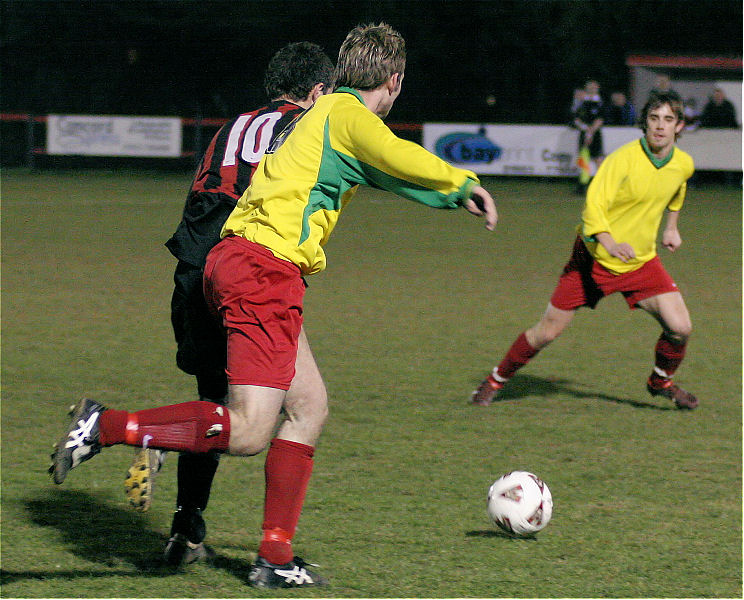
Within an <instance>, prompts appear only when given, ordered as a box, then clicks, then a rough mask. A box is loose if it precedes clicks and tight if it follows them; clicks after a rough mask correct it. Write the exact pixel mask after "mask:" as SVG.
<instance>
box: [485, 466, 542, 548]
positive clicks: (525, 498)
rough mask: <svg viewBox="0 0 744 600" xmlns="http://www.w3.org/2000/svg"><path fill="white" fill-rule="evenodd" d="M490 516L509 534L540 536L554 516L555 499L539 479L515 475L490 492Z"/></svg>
mask: <svg viewBox="0 0 744 600" xmlns="http://www.w3.org/2000/svg"><path fill="white" fill-rule="evenodd" d="M488 516H489V517H491V521H493V523H494V525H498V526H499V527H500V528H501V529H503V530H504V531H506V532H508V533H512V534H514V535H517V536H524V535H529V534H531V533H537V532H538V531H540V530H541V529H543V528H544V527H545V526H546V525H547V524H548V523H549V522H550V517H552V516H553V496H552V495H551V493H550V490H549V489H548V486H547V485H546V484H545V482H544V481H543V480H542V479H540V478H539V477H537V476H536V475H533V474H532V473H529V472H527V471H512V472H511V473H507V474H506V475H503V476H501V477H499V478H498V479H497V480H496V481H495V482H494V483H493V485H492V486H491V487H490V489H489V490H488Z"/></svg>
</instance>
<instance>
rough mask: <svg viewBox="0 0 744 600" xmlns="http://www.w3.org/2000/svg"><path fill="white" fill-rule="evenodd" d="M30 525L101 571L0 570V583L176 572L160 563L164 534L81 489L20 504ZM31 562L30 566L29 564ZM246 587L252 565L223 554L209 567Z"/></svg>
mask: <svg viewBox="0 0 744 600" xmlns="http://www.w3.org/2000/svg"><path fill="white" fill-rule="evenodd" d="M24 506H25V509H26V513H27V514H28V515H29V521H30V522H31V523H33V524H34V525H35V526H38V527H47V528H49V527H50V528H53V529H55V530H57V531H58V532H59V533H60V534H61V538H62V539H61V541H60V546H61V547H62V548H64V549H66V550H69V551H70V552H72V553H73V554H75V555H77V556H79V557H81V558H83V559H85V560H86V561H90V562H93V563H98V564H100V565H103V566H105V567H108V568H107V569H106V570H102V571H96V570H93V569H89V570H86V569H76V570H67V571H60V570H49V571H41V570H31V569H29V570H25V571H8V570H6V569H0V583H1V584H2V585H6V584H9V583H12V582H14V581H19V580H27V579H87V578H100V577H111V576H114V575H115V576H119V577H163V576H169V575H175V574H177V573H179V571H178V570H174V569H173V568H171V567H168V566H166V565H164V564H163V563H162V561H161V558H162V553H163V548H164V547H165V544H166V542H167V536H165V535H163V534H162V533H160V532H158V531H155V530H153V529H152V528H150V527H148V523H147V520H146V519H144V518H143V517H142V516H141V515H138V514H136V513H135V512H134V511H131V510H129V509H122V508H121V507H120V506H114V505H112V504H111V503H109V502H108V501H106V500H105V499H101V498H99V497H96V496H95V495H92V494H88V493H85V492H82V491H72V490H55V492H54V493H53V494H52V493H50V494H48V495H47V496H46V497H42V498H31V499H28V500H26V501H25V502H24ZM31 564H32V563H31ZM210 565H211V566H213V567H215V568H219V569H222V570H224V571H226V572H228V573H230V574H232V575H234V576H235V577H236V578H238V579H240V580H241V581H243V582H245V583H246V584H247V583H248V571H249V569H250V565H251V562H250V561H248V560H243V559H236V558H231V557H226V556H222V555H220V554H219V553H218V554H217V556H216V557H215V559H214V561H212V562H211V563H210Z"/></svg>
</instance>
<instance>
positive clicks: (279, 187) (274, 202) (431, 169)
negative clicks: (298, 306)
mask: <svg viewBox="0 0 744 600" xmlns="http://www.w3.org/2000/svg"><path fill="white" fill-rule="evenodd" d="M477 183H478V177H477V176H476V175H475V173H473V172H472V171H466V170H463V169H458V168H455V167H453V166H451V165H449V164H447V163H446V162H444V161H443V160H441V159H440V158H438V157H437V156H435V155H433V154H431V153H430V152H428V151H427V150H425V149H424V148H422V147H421V146H419V145H418V144H415V143H413V142H409V141H406V140H402V139H400V138H398V137H397V136H395V134H393V132H392V131H390V129H389V128H388V127H387V126H386V125H385V124H384V123H383V122H382V120H381V119H380V118H379V117H378V116H376V115H375V114H373V113H372V112H371V111H370V110H368V109H367V108H366V107H365V106H364V103H363V102H362V99H361V97H360V96H359V95H358V93H357V92H356V91H355V90H352V89H349V88H339V90H337V91H336V92H335V93H333V94H328V95H326V96H321V97H320V98H319V99H318V100H317V102H316V103H315V104H314V105H313V107H312V108H310V109H308V110H307V112H306V113H304V114H303V116H302V117H301V118H300V119H299V121H297V123H296V125H295V128H294V130H293V131H292V133H291V134H290V135H289V136H287V138H286V140H285V141H284V143H282V144H281V146H280V147H279V148H278V149H277V150H276V151H275V152H274V153H273V154H269V153H267V154H266V155H265V156H264V157H263V158H262V159H261V162H260V164H259V166H258V169H257V170H256V172H255V174H254V176H253V180H252V181H251V185H250V186H249V187H248V189H247V190H246V191H245V193H244V194H243V196H242V197H241V198H240V200H239V201H238V204H237V206H236V207H235V209H234V210H233V212H232V214H231V215H230V217H229V218H228V219H227V222H226V223H225V225H224V227H223V228H222V237H225V236H227V235H239V236H242V237H244V238H246V239H248V240H251V241H253V242H256V243H258V244H261V245H262V246H265V247H266V248H268V249H270V250H271V251H272V252H273V253H274V254H275V255H276V256H278V257H279V258H282V259H285V260H288V261H290V262H292V263H294V264H296V265H297V266H298V267H299V268H300V270H301V271H302V273H303V274H305V275H309V274H312V273H317V272H318V271H322V270H323V269H324V268H325V264H326V259H325V253H324V252H323V248H322V246H323V245H324V244H325V243H326V242H327V241H328V237H329V235H330V234H331V232H332V231H333V228H334V226H335V225H336V222H337V221H338V218H339V215H340V214H341V212H342V210H343V209H344V207H345V206H346V205H347V204H348V202H349V201H350V200H351V198H352V196H353V195H354V193H355V192H356V190H357V188H358V186H359V185H360V184H365V185H369V186H372V187H376V188H380V189H384V190H388V191H391V192H394V193H396V194H398V195H400V196H402V197H404V198H408V199H410V200H415V201H418V202H422V203H424V204H427V205H429V206H432V207H435V208H456V207H457V206H460V205H461V204H462V202H463V201H464V200H466V199H467V198H468V197H469V196H470V191H471V190H472V188H473V186H475V185H476V184H477Z"/></svg>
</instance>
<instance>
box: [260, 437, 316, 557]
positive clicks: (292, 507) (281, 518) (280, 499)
mask: <svg viewBox="0 0 744 600" xmlns="http://www.w3.org/2000/svg"><path fill="white" fill-rule="evenodd" d="M314 453H315V448H313V447H312V446H307V445H305V444H300V443H298V442H290V441H288V440H283V439H279V438H274V439H273V440H272V441H271V446H270V447H269V452H268V454H267V455H266V465H265V467H264V471H265V475H266V497H265V500H264V522H263V532H264V534H263V539H262V540H261V545H260V546H259V548H258V554H259V556H262V557H263V558H265V559H266V560H268V561H269V562H270V563H273V564H275V565H283V564H286V563H288V562H289V561H291V560H292V558H294V554H293V552H292V537H294V534H295V529H296V528H297V522H298V521H299V520H300V513H301V512H302V505H303V503H304V502H305V492H306V491H307V484H308V482H309V481H310V474H311V473H312V471H313V454H314Z"/></svg>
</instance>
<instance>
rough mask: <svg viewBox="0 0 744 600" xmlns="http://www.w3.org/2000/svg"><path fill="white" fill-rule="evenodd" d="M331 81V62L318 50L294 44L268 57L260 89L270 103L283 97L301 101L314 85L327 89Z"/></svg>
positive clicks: (305, 43) (311, 46) (297, 43)
mask: <svg viewBox="0 0 744 600" xmlns="http://www.w3.org/2000/svg"><path fill="white" fill-rule="evenodd" d="M332 77H333V62H332V61H331V59H330V58H328V55H327V54H326V53H325V52H323V50H322V48H321V47H320V46H318V45H317V44H313V43H311V42H294V43H292V44H287V45H286V46H284V47H283V48H281V49H280V50H279V51H278V52H277V53H276V54H274V56H272V57H271V60H270V61H269V66H268V67H266V75H265V76H264V89H265V90H266V95H267V96H268V97H269V99H271V100H273V99H275V98H278V97H280V96H283V95H285V94H286V95H287V96H288V97H289V99H290V100H304V99H305V98H306V97H307V95H308V94H309V93H310V92H311V90H312V89H313V87H315V85H316V84H318V83H322V84H324V85H325V86H326V87H327V86H329V85H330V83H331V79H332Z"/></svg>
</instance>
